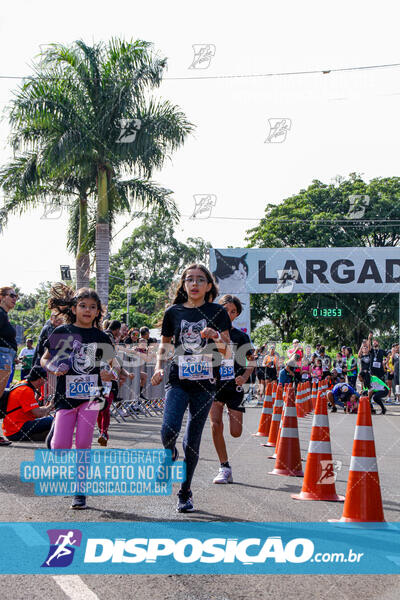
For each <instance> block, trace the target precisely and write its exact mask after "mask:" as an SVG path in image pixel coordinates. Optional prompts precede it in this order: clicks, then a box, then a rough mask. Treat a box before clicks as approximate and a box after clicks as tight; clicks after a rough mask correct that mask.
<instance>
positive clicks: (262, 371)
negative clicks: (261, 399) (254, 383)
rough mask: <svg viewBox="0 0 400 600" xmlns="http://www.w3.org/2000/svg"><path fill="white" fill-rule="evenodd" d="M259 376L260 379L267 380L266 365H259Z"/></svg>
mask: <svg viewBox="0 0 400 600" xmlns="http://www.w3.org/2000/svg"><path fill="white" fill-rule="evenodd" d="M257 378H258V379H259V380H262V381H264V380H265V367H257Z"/></svg>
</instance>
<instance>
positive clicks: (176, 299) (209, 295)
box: [172, 264, 218, 304]
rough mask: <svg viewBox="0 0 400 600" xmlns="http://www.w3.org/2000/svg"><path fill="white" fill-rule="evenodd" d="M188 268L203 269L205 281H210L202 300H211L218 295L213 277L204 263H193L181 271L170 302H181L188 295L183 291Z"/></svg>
mask: <svg viewBox="0 0 400 600" xmlns="http://www.w3.org/2000/svg"><path fill="white" fill-rule="evenodd" d="M190 269H200V271H203V273H204V275H205V276H206V279H207V283H211V289H210V290H209V291H208V292H206V295H205V297H204V300H205V301H206V302H213V301H214V300H215V298H216V297H217V296H218V288H217V285H216V283H215V281H214V277H213V276H212V275H211V273H210V271H209V270H208V269H207V267H205V266H204V265H200V264H194V265H189V266H188V267H186V269H185V270H184V271H183V273H182V275H181V278H180V281H179V283H178V285H177V288H176V290H175V297H174V299H173V301H172V304H183V303H184V302H187V300H188V295H187V293H186V291H185V279H186V276H187V273H188V271H190Z"/></svg>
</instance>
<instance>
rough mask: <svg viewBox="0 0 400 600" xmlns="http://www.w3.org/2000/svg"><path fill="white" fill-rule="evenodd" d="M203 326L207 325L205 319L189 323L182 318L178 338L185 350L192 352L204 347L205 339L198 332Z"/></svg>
mask: <svg viewBox="0 0 400 600" xmlns="http://www.w3.org/2000/svg"><path fill="white" fill-rule="evenodd" d="M205 327H207V321H206V319H201V321H197V322H196V323H190V322H189V321H185V319H182V321H181V332H180V334H179V339H180V342H181V344H182V347H183V349H184V351H185V352H192V353H193V354H194V353H196V352H199V351H200V350H201V349H202V348H204V347H205V345H206V344H207V340H206V339H204V338H202V337H201V335H200V332H201V331H202V330H203V329H204V328H205Z"/></svg>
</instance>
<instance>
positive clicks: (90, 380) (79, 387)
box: [65, 375, 98, 400]
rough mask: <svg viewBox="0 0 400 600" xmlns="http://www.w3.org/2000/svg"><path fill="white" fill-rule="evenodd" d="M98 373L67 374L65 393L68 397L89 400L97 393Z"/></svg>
mask: <svg viewBox="0 0 400 600" xmlns="http://www.w3.org/2000/svg"><path fill="white" fill-rule="evenodd" d="M97 379H98V376H97V375H67V377H66V381H65V390H66V393H65V395H66V396H67V398H75V399H77V400H89V399H90V398H91V397H93V396H94V395H95V393H96V388H97Z"/></svg>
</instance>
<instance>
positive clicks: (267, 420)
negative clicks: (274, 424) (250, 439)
mask: <svg viewBox="0 0 400 600" xmlns="http://www.w3.org/2000/svg"><path fill="white" fill-rule="evenodd" d="M272 406H273V405H272V383H267V387H266V389H265V396H264V404H263V408H262V412H261V417H260V423H259V425H258V431H257V433H253V435H258V436H262V437H268V434H269V429H270V425H271V418H272Z"/></svg>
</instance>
